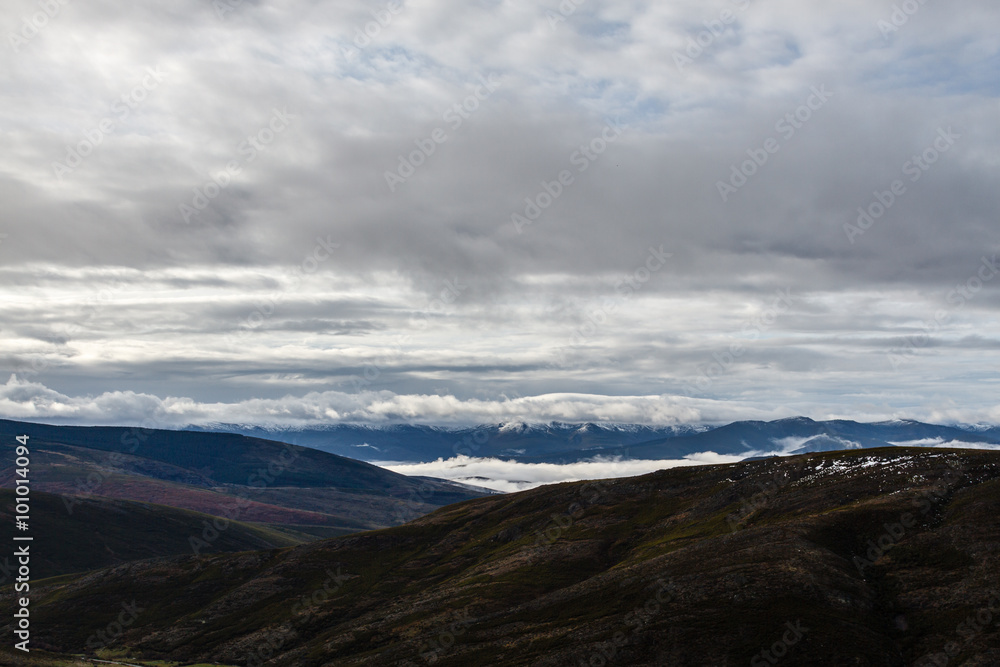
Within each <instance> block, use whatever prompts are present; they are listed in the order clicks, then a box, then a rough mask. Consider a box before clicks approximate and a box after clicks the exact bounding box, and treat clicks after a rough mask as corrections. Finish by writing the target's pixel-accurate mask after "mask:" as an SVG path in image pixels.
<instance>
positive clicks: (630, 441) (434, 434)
mask: <svg viewBox="0 0 1000 667" xmlns="http://www.w3.org/2000/svg"><path fill="white" fill-rule="evenodd" d="M188 428H189V429H190V430H196V431H212V432H222V433H240V434H242V435H247V436H251V437H256V438H267V439H270V440H278V441H281V442H287V443H292V444H297V445H303V446H306V447H312V448H315V449H320V450H322V451H325V452H330V453H333V454H338V455H340V456H347V457H350V458H355V459H360V460H364V461H370V462H390V461H391V462H424V461H433V460H435V459H438V458H443V459H448V458H452V457H454V456H458V455H465V456H479V457H497V458H504V459H513V460H517V461H522V462H526V463H573V462H577V461H584V460H588V459H592V458H594V457H597V456H605V457H620V458H623V459H649V460H666V459H679V458H683V457H685V456H688V455H690V454H696V453H700V452H709V451H710V452H715V453H717V454H730V455H746V456H753V455H758V454H761V453H773V452H781V453H785V454H800V453H805V452H811V451H833V450H845V449H863V448H872V447H888V446H895V445H898V444H922V445H941V444H947V443H955V444H956V445H957V446H973V445H978V444H987V445H998V446H1000V427H979V426H939V425H933V424H924V423H921V422H917V421H907V420H898V421H889V422H877V423H870V424H865V423H859V422H855V421H849V420H831V421H814V420H812V419H808V418H805V417H795V418H790V419H780V420H776V421H770V422H764V421H740V422H734V423H731V424H727V425H724V426H703V425H687V426H661V427H654V426H644V425H636V424H594V423H586V424H568V423H561V422H552V423H549V424H528V423H523V422H511V423H502V424H483V425H480V426H476V427H466V428H446V427H436V426H426V425H411V424H393V425H385V426H373V425H368V424H336V425H330V426H325V427H313V428H279V427H271V428H268V427H261V426H240V425H232V424H229V425H227V424H215V425H212V426H200V427H188Z"/></svg>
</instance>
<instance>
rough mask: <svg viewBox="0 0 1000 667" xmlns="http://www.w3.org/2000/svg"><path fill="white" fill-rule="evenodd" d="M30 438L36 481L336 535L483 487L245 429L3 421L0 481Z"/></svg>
mask: <svg viewBox="0 0 1000 667" xmlns="http://www.w3.org/2000/svg"><path fill="white" fill-rule="evenodd" d="M21 434H27V435H29V436H30V440H29V444H30V451H31V456H30V461H31V479H32V485H31V486H32V489H34V490H38V491H46V492H50V493H57V494H61V495H64V496H69V497H71V499H72V500H71V507H70V509H72V506H73V505H75V504H76V502H77V501H79V500H86V499H92V498H97V497H109V498H117V499H121V500H132V501H137V502H148V503H156V504H160V505H169V506H172V507H178V508H183V509H188V510H193V511H197V512H205V513H208V514H213V515H216V516H221V517H225V518H228V519H232V520H237V521H244V522H255V523H270V524H280V525H288V526H298V527H303V528H304V532H307V533H310V534H315V535H320V536H329V535H335V534H343V533H347V532H353V531H358V530H366V529H372V528H382V527H386V526H393V525H399V524H401V523H404V522H405V521H408V520H410V519H413V518H415V517H418V516H421V515H423V514H426V513H428V512H431V511H433V510H435V509H437V508H438V507H440V506H442V505H445V504H448V503H452V502H458V501H461V500H466V499H469V498H475V497H480V496H482V495H483V494H482V493H479V492H476V491H471V490H469V489H464V488H460V487H458V486H456V485H453V484H450V483H447V482H444V481H441V480H429V479H414V478H411V477H407V476H405V475H399V474H396V473H393V472H391V471H388V470H384V469H382V468H378V467H376V466H372V465H369V464H367V463H362V462H361V461H353V460H351V459H346V458H343V457H340V456H335V455H333V454H327V453H324V452H320V451H316V450H312V449H307V448H303V447H296V446H294V445H287V444H284V443H277V442H270V441H267V440H259V439H255V438H247V437H243V436H239V435H230V434H216V433H189V432H185V431H159V430H149V429H126V428H83V427H68V426H44V425H38V424H27V423H21V422H11V421H5V420H0V487H7V488H10V487H13V485H14V475H15V472H14V463H15V456H14V447H15V446H16V444H17V443H16V441H15V435H21Z"/></svg>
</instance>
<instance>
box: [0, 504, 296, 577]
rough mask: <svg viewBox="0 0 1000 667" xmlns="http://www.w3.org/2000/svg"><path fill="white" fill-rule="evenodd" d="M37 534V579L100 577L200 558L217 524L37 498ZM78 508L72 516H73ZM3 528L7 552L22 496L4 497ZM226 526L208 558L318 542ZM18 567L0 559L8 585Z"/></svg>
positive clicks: (155, 508)
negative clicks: (117, 568) (196, 552)
mask: <svg viewBox="0 0 1000 667" xmlns="http://www.w3.org/2000/svg"><path fill="white" fill-rule="evenodd" d="M30 498H31V500H30V505H31V521H30V532H29V534H30V535H31V537H32V538H33V541H32V544H31V547H32V549H33V551H34V554H36V557H34V558H32V560H31V575H32V578H33V579H36V580H37V579H42V578H44V577H51V576H55V575H60V574H68V573H71V572H83V571H86V570H95V569H97V568H101V567H108V566H111V565H118V564H121V563H124V562H127V561H131V560H139V559H143V558H154V557H157V556H166V555H180V554H187V553H193V549H192V542H191V538H196V542H195V544H197V540H198V539H201V537H202V535H203V533H204V532H205V526H206V523H207V524H208V525H212V524H213V522H216V521H217V519H216V517H213V516H210V515H208V514H201V513H198V512H189V511H187V510H181V509H176V508H174V507H165V506H163V505H153V504H150V503H136V502H130V501H127V500H113V499H111V498H99V497H93V498H87V499H83V500H79V501H76V502H74V501H73V499H70V498H66V497H64V496H57V495H53V494H50V493H44V492H41V491H34V492H32V493H31V495H30ZM67 507H72V510H73V511H72V513H70V512H68V511H67ZM0 525H2V526H3V530H2V531H0V535H3V536H4V538H5V539H4V543H5V544H13V542H12V541H11V533H13V532H14V492H13V491H12V490H10V489H0ZM219 525H221V526H224V527H225V530H223V531H216V532H217V534H218V536H217V537H216V538H215V539H214V540H213V541H212V544H211V549H205V550H206V551H208V550H211V551H220V552H227V551H228V552H231V551H251V550H254V549H273V548H275V547H285V546H291V545H296V544H302V543H304V542H308V541H311V539H310V538H309V536H305V535H296V534H295V533H294V532H292V531H287V530H281V529H275V528H272V527H268V526H266V525H255V524H249V523H244V522H241V521H230V522H228V523H225V524H223V523H222V522H219ZM15 560H16V559H12V557H11V556H10V555H9V554H7V553H4V554H3V555H2V556H0V583H3V584H9V583H10V582H11V581H12V580H13V576H12V572H13V571H14V570H16V562H15Z"/></svg>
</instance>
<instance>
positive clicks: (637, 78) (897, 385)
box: [0, 0, 1000, 425]
mask: <svg viewBox="0 0 1000 667" xmlns="http://www.w3.org/2000/svg"><path fill="white" fill-rule="evenodd" d="M997 25H1000V5H997V3H996V2H995V1H994V0H967V1H966V2H963V3H961V8H960V10H959V9H958V8H956V7H955V6H953V5H949V4H947V3H941V2H927V3H926V4H921V3H920V2H918V1H917V0H909V2H904V3H898V2H897V3H896V4H894V3H893V2H892V1H891V0H877V1H875V2H872V0H864V1H862V0H843V1H841V2H837V3H828V2H814V1H810V2H802V1H801V0H798V1H794V2H793V1H792V0H710V1H701V2H695V1H694V0H672V1H670V2H645V1H641V0H620V1H617V2H604V1H602V0H565V1H564V2H563V3H562V4H561V5H560V4H559V3H558V2H556V1H555V0H550V1H548V2H542V3H530V2H525V1H523V0H512V1H492V0H491V1H487V0H480V1H476V2H468V1H466V2H457V1H449V0H408V1H406V2H399V3H397V2H388V1H383V0H370V1H362V0H339V1H331V2H316V1H312V2H307V1H306V0H274V1H268V0H257V1H251V0H243V1H242V2H240V1H238V0H216V1H215V2H212V1H210V0H200V1H198V2H194V1H191V0H176V1H174V2H170V3H130V4H128V5H127V6H126V5H123V4H122V3H120V2H108V1H102V0H88V1H87V2H82V1H77V0H50V1H49V2H48V3H43V2H33V1H29V0H8V2H6V3H5V11H4V12H3V18H2V19H0V29H2V33H3V36H4V44H3V46H2V48H0V99H2V104H0V146H2V148H3V150H2V152H0V196H2V198H3V206H2V208H0V368H2V369H5V370H4V376H3V378H2V379H0V416H5V417H10V418H23V419H38V420H48V421H68V422H75V423H135V422H142V421H144V420H151V421H153V422H155V423H159V424H164V425H183V424H187V423H204V422H213V421H224V422H267V423H287V424H306V423H319V422H330V421H339V420H351V421H401V420H406V421H415V422H433V423H439V422H446V423H459V422H461V423H468V422H481V421H497V420H501V421H502V420H509V419H524V420H538V421H545V420H551V419H558V420H565V421H573V420H609V421H628V422H644V423H661V424H665V423H674V422H720V421H728V420H735V419H740V418H747V417H753V418H772V417H773V418H777V417H784V416H791V415H798V414H802V415H807V416H810V417H814V418H825V417H831V416H837V417H848V418H856V419H860V420H871V419H882V418H890V417H913V418H918V419H924V420H930V421H955V420H957V421H967V422H979V421H990V422H1000V400H998V398H997V397H998V396H1000V391H998V383H997V371H998V370H1000V364H998V352H1000V338H998V335H997V332H998V330H1000V328H998V323H1000V322H998V320H1000V318H998V308H1000V290H998V287H1000V275H998V274H997V271H998V269H1000V266H998V265H997V255H998V251H1000V218H998V213H1000V189H998V188H997V185H996V184H997V183H998V181H1000V135H998V130H1000V123H998V118H1000V116H998V114H1000V103H998V95H1000V56H998V54H1000V34H998V32H997V30H996V26H997ZM8 378H9V379H8Z"/></svg>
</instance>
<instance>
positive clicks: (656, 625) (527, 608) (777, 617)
mask: <svg viewBox="0 0 1000 667" xmlns="http://www.w3.org/2000/svg"><path fill="white" fill-rule="evenodd" d="M998 512H1000V455H998V454H997V453H992V452H981V451H958V450H954V451H948V452H940V451H927V450H912V449H898V448H895V449H886V450H866V451H854V452H844V453H841V452H837V453H829V454H809V455H804V456H799V457H793V458H790V459H772V460H764V461H751V462H744V463H739V464H733V465H725V466H706V467H697V468H681V469H673V470H667V471H662V472H658V473H654V474H651V475H646V476H644V477H638V478H631V479H620V480H608V481H604V482H597V483H594V482H590V483H575V484H560V485H556V486H551V487H542V488H539V489H535V490H532V491H527V492H523V493H518V494H512V495H509V496H499V497H488V498H482V499H478V500H472V501H469V502H465V503H461V504H458V505H453V506H450V507H447V508H444V509H442V510H439V511H437V512H435V513H433V514H431V515H429V516H426V517H423V518H421V519H418V520H416V521H413V522H411V523H409V524H407V525H405V526H400V527H397V528H391V529H386V530H380V531H375V532H369V533H362V534H358V535H351V536H346V537H342V538H337V539H334V540H329V541H323V542H316V543H312V544H309V545H305V546H300V547H295V548H290V549H283V550H278V551H267V552H255V553H244V554H223V555H213V556H209V557H202V558H195V557H190V556H189V557H179V558H173V559H164V560H158V561H155V562H151V561H146V562H142V563H136V564H133V565H131V566H128V567H119V568H115V569H111V570H106V571H104V572H103V573H101V574H100V575H99V576H94V575H91V576H88V577H83V578H76V579H68V580H59V581H54V582H50V583H48V584H47V585H44V586H43V587H41V588H40V589H39V590H38V591H36V593H35V596H36V597H35V602H34V605H35V606H34V611H33V619H35V621H34V622H35V623H36V624H37V626H36V627H37V633H38V634H37V635H36V636H37V638H38V640H39V641H40V642H43V643H44V645H45V646H47V647H50V648H53V649H57V650H61V651H83V650H84V649H85V648H86V644H87V640H88V637H91V636H92V635H93V633H94V632H96V631H97V630H99V629H100V628H102V627H104V626H106V625H107V623H108V622H109V620H110V619H113V618H114V616H115V614H117V613H118V611H119V609H120V606H121V603H122V601H123V600H135V601H136V602H137V604H138V605H140V606H141V607H143V608H144V610H143V612H142V613H140V614H139V616H138V618H137V619H136V620H135V623H134V624H133V625H131V626H130V627H129V628H128V629H127V630H126V631H125V633H124V635H123V637H122V638H121V640H119V642H118V644H117V645H116V646H117V647H118V648H121V649H123V650H127V651H128V652H129V653H130V654H131V655H135V656H137V657H138V656H141V657H145V658H149V659H153V658H169V659H173V660H192V661H195V660H199V661H211V662H218V663H222V664H238V665H245V664H248V663H250V664H260V663H261V662H264V661H266V664H268V665H288V666H293V665H295V666H299V665H304V666H319V665H417V664H430V663H433V664H435V665H443V666H448V665H454V666H456V667H458V666H467V665H487V664H488V665H497V666H500V665H539V666H540V665H577V664H622V665H649V666H653V665H737V664H738V665H746V664H773V663H772V662H771V661H769V660H768V657H772V658H773V657H775V656H776V655H778V654H780V655H781V656H782V659H781V661H780V662H781V664H783V665H820V666H826V665H830V666H834V665H836V666H837V667H841V666H843V665H867V666H871V667H875V666H882V665H885V666H890V665H891V666H897V665H899V666H902V665H912V664H915V663H916V662H917V661H918V660H921V659H922V658H923V657H924V656H926V655H928V654H935V653H939V652H942V651H944V650H945V646H949V648H955V647H957V648H956V650H958V651H959V655H958V656H957V657H956V658H953V659H952V660H951V662H950V663H949V664H964V665H993V664H998V663H1000V632H998V629H997V626H996V625H995V624H993V623H992V622H991V623H990V624H984V625H983V626H982V627H980V628H979V630H978V631H976V632H972V633H969V632H968V626H963V625H960V624H961V623H963V621H964V620H965V619H967V618H968V617H969V616H970V615H972V616H973V617H974V616H975V615H976V614H977V613H980V612H982V613H991V612H988V609H989V607H990V606H991V605H994V607H995V606H996V605H998V604H1000V597H996V598H995V599H994V598H993V597H992V596H993V595H994V594H993V593H992V592H991V588H993V587H997V585H998V581H997V579H998V577H997V572H1000V523H998V521H997V519H996V517H997V515H998ZM983 610H987V611H983ZM81 611H85V612H86V613H84V614H81ZM996 618H997V619H1000V615H997V616H996ZM952 642H954V643H955V647H951V646H950V643H952ZM765 651H767V652H768V653H766V654H765V653H764V652H765ZM762 661H763V662H762Z"/></svg>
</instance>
